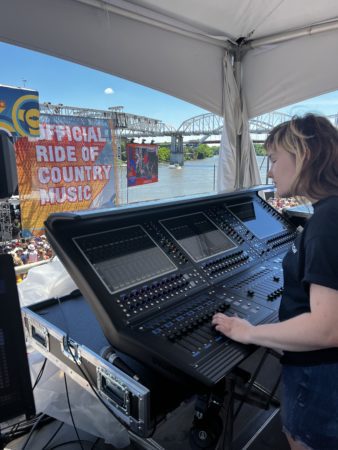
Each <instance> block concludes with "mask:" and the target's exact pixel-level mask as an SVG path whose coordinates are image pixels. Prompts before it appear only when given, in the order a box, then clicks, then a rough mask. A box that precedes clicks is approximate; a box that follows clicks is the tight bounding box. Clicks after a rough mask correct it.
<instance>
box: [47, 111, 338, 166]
mask: <svg viewBox="0 0 338 450" xmlns="http://www.w3.org/2000/svg"><path fill="white" fill-rule="evenodd" d="M40 112H41V113H42V114H54V115H60V116H61V115H64V116H78V117H92V118H100V119H108V120H111V122H112V126H113V127H114V128H115V130H116V132H117V133H118V135H119V137H120V138H124V139H133V138H134V139H135V138H152V137H153V138H156V137H169V138H170V139H171V145H170V149H171V155H170V162H171V163H172V164H180V165H182V164H183V137H184V136H199V139H198V140H197V141H198V142H199V143H203V142H206V143H207V142H208V138H210V136H220V135H221V133H222V128H223V117H220V116H217V115H215V114H212V113H206V114H201V115H198V116H195V117H192V118H190V119H188V120H185V121H184V122H182V123H181V125H180V126H179V127H178V128H177V129H175V128H174V127H172V126H170V125H167V124H165V123H164V122H162V121H161V120H158V119H153V118H150V117H145V116H139V115H136V114H130V113H126V112H124V111H123V107H122V106H115V107H112V108H109V109H108V110H107V111H105V110H98V109H90V108H77V107H73V106H64V105H62V104H58V105H52V104H51V103H42V104H40ZM327 117H328V119H329V120H330V121H331V122H332V123H333V125H335V126H336V127H338V113H336V114H333V115H330V116H327ZM290 118H291V116H290V115H288V114H286V113H282V112H279V111H274V112H271V113H267V114H263V115H261V116H258V117H255V118H253V119H251V120H250V121H249V126H250V133H251V134H252V135H266V134H267V133H268V132H269V131H270V130H271V129H272V128H273V127H275V126H276V125H278V124H280V123H282V122H285V121H286V120H288V119H290ZM213 142H215V141H213Z"/></svg>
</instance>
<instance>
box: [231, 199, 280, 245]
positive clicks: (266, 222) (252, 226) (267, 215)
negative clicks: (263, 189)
mask: <svg viewBox="0 0 338 450" xmlns="http://www.w3.org/2000/svg"><path fill="white" fill-rule="evenodd" d="M228 208H229V209H230V211H231V212H232V213H233V214H234V215H235V216H236V217H237V218H238V219H239V220H241V221H242V222H243V223H244V224H245V226H246V227H247V228H248V229H249V230H250V231H251V233H253V234H254V235H255V236H256V237H258V238H259V239H263V238H266V237H267V236H271V235H273V234H276V233H280V232H281V231H284V230H286V228H285V226H284V225H283V224H282V223H281V222H279V221H278V220H276V218H275V217H273V216H272V215H271V212H270V211H267V210H266V209H264V208H263V207H262V205H261V204H259V203H258V202H253V201H248V202H245V203H240V204H237V205H230V206H228Z"/></svg>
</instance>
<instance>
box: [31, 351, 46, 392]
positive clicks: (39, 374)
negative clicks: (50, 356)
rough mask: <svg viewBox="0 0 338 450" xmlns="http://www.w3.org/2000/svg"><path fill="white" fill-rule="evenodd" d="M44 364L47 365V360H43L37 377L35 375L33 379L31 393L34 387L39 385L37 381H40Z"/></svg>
mask: <svg viewBox="0 0 338 450" xmlns="http://www.w3.org/2000/svg"><path fill="white" fill-rule="evenodd" d="M46 363H47V358H45V360H44V362H43V364H42V366H41V369H40V371H39V373H38V375H37V377H36V379H35V382H34V385H33V388H32V390H33V391H34V389H35V388H36V386H37V384H38V383H39V381H40V380H41V377H42V375H43V371H44V370H45V367H46Z"/></svg>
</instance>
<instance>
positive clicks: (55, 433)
mask: <svg viewBox="0 0 338 450" xmlns="http://www.w3.org/2000/svg"><path fill="white" fill-rule="evenodd" d="M63 425H64V422H61V424H60V425H59V426H58V428H57V429H56V431H55V432H54V433H53V435H52V437H51V438H50V439H49V441H48V442H47V443H46V444H45V445H44V446H43V448H42V450H45V449H46V448H47V446H48V445H49V444H50V443H51V442H52V441H53V439H54V438H55V436H56V435H57V434H58V432H59V431H60V430H61V428H62V427H63Z"/></svg>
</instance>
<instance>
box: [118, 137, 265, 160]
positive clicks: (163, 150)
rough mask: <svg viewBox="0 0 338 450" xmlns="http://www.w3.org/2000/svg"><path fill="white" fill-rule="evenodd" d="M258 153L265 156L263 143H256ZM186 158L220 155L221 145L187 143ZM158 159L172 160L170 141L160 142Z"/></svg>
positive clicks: (124, 151) (184, 151)
mask: <svg viewBox="0 0 338 450" xmlns="http://www.w3.org/2000/svg"><path fill="white" fill-rule="evenodd" d="M121 144H122V145H121V159H122V161H126V160H127V155H126V149H125V142H124V141H122V143H121ZM254 147H255V151H256V155H259V156H265V155H266V151H265V148H264V146H263V144H261V143H254ZM183 153H184V160H185V161H189V160H195V159H204V158H211V157H212V156H214V155H218V153H219V146H213V147H211V146H209V145H208V144H199V145H197V146H192V145H185V146H184V148H183ZM158 160H159V162H169V161H170V143H169V142H164V143H161V144H159V148H158Z"/></svg>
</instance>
